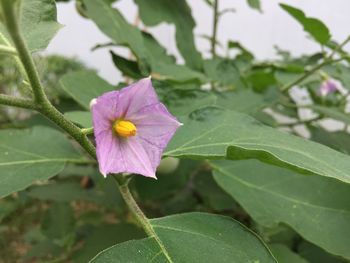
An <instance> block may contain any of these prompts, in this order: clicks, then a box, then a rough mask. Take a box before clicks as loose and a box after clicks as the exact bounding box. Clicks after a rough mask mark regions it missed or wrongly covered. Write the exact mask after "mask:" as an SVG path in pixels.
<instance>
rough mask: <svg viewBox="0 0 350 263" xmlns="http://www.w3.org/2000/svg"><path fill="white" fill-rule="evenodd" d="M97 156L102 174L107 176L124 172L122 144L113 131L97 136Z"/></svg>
mask: <svg viewBox="0 0 350 263" xmlns="http://www.w3.org/2000/svg"><path fill="white" fill-rule="evenodd" d="M95 140H96V155H97V160H98V164H99V170H100V172H101V173H102V174H103V175H104V176H106V175H107V174H108V173H118V172H119V170H120V171H124V170H125V169H126V168H125V166H124V162H123V157H122V153H121V151H120V142H119V139H118V137H117V136H114V134H113V133H112V131H103V132H101V133H99V134H97V135H96V136H95Z"/></svg>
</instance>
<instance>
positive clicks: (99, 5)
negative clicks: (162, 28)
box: [84, 0, 149, 74]
mask: <svg viewBox="0 0 350 263" xmlns="http://www.w3.org/2000/svg"><path fill="white" fill-rule="evenodd" d="M84 4H85V7H86V13H87V15H88V17H89V18H91V19H92V20H93V21H94V22H95V23H96V25H97V26H98V27H99V28H100V30H101V31H102V32H103V33H105V34H106V35H107V36H109V37H110V38H111V39H112V40H113V41H114V43H115V44H117V45H123V46H127V47H129V48H130V50H131V51H132V52H133V54H134V55H135V57H136V58H137V60H138V63H139V66H140V69H141V72H142V74H147V73H148V71H149V69H148V61H149V54H148V53H147V49H146V48H145V46H144V43H143V37H142V34H141V32H140V30H139V29H138V28H136V27H134V26H132V25H130V24H129V23H128V22H127V21H126V20H125V18H124V17H123V16H122V14H121V13H120V12H119V11H118V10H117V9H114V8H112V7H111V6H110V4H108V3H107V2H106V1H104V0H84Z"/></svg>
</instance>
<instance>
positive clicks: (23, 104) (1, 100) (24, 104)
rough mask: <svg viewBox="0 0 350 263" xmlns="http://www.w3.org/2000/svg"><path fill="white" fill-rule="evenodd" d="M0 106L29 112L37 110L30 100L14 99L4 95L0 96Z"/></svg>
mask: <svg viewBox="0 0 350 263" xmlns="http://www.w3.org/2000/svg"><path fill="white" fill-rule="evenodd" d="M0 104H3V105H7V106H13V107H19V108H24V109H31V110H35V109H37V106H36V105H35V103H34V102H33V101H32V100H28V99H22V98H16V97H13V96H9V95H5V94H0Z"/></svg>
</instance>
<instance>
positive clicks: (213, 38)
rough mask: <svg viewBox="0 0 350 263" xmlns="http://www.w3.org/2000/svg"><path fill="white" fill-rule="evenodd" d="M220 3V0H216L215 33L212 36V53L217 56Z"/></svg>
mask: <svg viewBox="0 0 350 263" xmlns="http://www.w3.org/2000/svg"><path fill="white" fill-rule="evenodd" d="M218 4H219V0H214V9H213V10H214V21H213V35H212V37H211V54H212V56H213V57H215V56H216V36H217V30H218V20H219V12H218Z"/></svg>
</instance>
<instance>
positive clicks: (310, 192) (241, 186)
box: [213, 155, 350, 259]
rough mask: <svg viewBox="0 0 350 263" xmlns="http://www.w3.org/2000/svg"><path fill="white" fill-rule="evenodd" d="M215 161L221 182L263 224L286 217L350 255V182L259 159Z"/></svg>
mask: <svg viewBox="0 0 350 263" xmlns="http://www.w3.org/2000/svg"><path fill="white" fill-rule="evenodd" d="M327 156H330V155H327ZM213 167H214V169H215V171H214V179H215V180H216V181H217V182H218V184H219V185H220V186H221V187H222V188H223V189H224V190H226V191H227V192H228V193H229V194H230V195H231V196H232V197H233V198H234V199H235V200H237V202H239V203H240V204H241V205H242V206H243V208H244V209H245V210H246V211H247V212H248V213H249V214H250V215H251V216H252V217H253V218H254V220H256V221H257V222H258V223H259V224H261V225H263V226H266V227H273V226H275V225H276V224H278V223H284V224H286V225H288V226H290V227H292V228H293V229H294V230H295V231H297V232H298V233H299V234H300V235H301V236H303V237H304V238H305V239H306V240H309V241H311V242H313V243H315V244H316V245H318V246H320V247H323V248H324V249H326V250H327V251H329V252H331V253H333V254H336V255H340V256H343V257H345V258H348V259H349V258H350V251H349V246H348V244H349V242H350V223H349V222H350V206H349V204H350V185H348V184H344V183H341V182H339V181H337V180H334V179H330V178H325V177H320V176H317V175H308V176H305V175H302V174H298V173H295V172H293V171H290V170H287V169H283V168H279V167H274V166H271V165H267V164H264V163H261V162H259V161H256V160H245V161H235V162H232V161H216V162H213Z"/></svg>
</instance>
